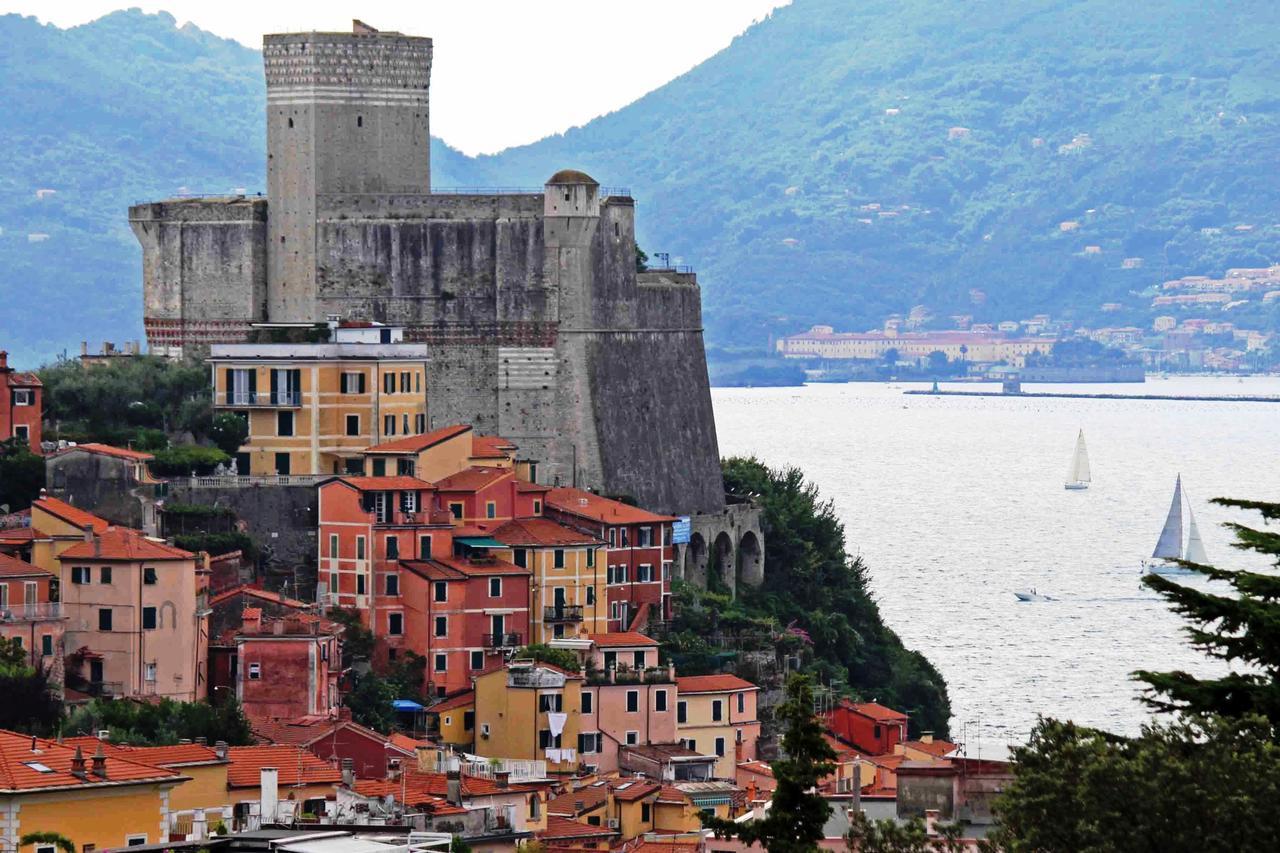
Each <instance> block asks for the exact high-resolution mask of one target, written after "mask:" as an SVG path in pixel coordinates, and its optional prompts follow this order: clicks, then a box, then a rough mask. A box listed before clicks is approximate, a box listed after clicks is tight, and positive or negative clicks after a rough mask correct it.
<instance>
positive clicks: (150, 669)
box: [142, 662, 156, 682]
mask: <svg viewBox="0 0 1280 853" xmlns="http://www.w3.org/2000/svg"><path fill="white" fill-rule="evenodd" d="M142 677H143V679H144V680H146V681H153V682H154V681H155V680H156V665H155V663H154V662H152V663H149V664H147V665H146V666H145V667H144V668H143V670H142Z"/></svg>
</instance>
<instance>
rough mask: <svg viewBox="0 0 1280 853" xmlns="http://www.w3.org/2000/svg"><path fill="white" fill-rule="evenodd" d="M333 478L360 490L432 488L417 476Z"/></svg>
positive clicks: (396, 490) (421, 489) (416, 489)
mask: <svg viewBox="0 0 1280 853" xmlns="http://www.w3.org/2000/svg"><path fill="white" fill-rule="evenodd" d="M334 479H336V480H340V481H342V482H344V483H346V484H347V485H349V486H353V487H354V488H356V489H359V490H360V491H362V492H392V491H394V492H411V491H423V490H430V489H432V488H434V487H433V486H432V485H431V484H430V483H428V482H427V481H426V480H419V479H418V478H417V477H404V476H397V477H335V478H334ZM329 482H333V480H330V481H329Z"/></svg>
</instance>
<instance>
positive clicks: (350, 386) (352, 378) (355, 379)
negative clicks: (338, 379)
mask: <svg viewBox="0 0 1280 853" xmlns="http://www.w3.org/2000/svg"><path fill="white" fill-rule="evenodd" d="M342 393H343V394H363V393H364V374H363V373H344V374H342ZM353 434H354V433H347V435H353Z"/></svg>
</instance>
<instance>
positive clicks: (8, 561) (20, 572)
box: [0, 554, 53, 606]
mask: <svg viewBox="0 0 1280 853" xmlns="http://www.w3.org/2000/svg"><path fill="white" fill-rule="evenodd" d="M30 577H37V578H52V577H53V572H47V571H45V570H44V569H42V568H40V567H39V566H33V565H31V564H30V563H28V562H25V561H23V560H19V559H18V558H17V557H10V556H9V555H8V554H0V578H30ZM13 604H14V606H17V602H13Z"/></svg>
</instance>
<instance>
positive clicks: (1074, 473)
mask: <svg viewBox="0 0 1280 853" xmlns="http://www.w3.org/2000/svg"><path fill="white" fill-rule="evenodd" d="M1067 482H1068V483H1087V482H1089V449H1088V448H1087V447H1085V446H1084V430H1080V434H1079V435H1078V436H1076V452H1075V455H1074V456H1072V457H1071V468H1070V469H1069V470H1068V471H1067Z"/></svg>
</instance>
